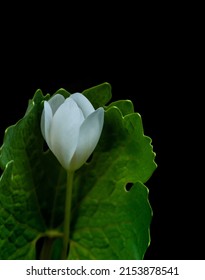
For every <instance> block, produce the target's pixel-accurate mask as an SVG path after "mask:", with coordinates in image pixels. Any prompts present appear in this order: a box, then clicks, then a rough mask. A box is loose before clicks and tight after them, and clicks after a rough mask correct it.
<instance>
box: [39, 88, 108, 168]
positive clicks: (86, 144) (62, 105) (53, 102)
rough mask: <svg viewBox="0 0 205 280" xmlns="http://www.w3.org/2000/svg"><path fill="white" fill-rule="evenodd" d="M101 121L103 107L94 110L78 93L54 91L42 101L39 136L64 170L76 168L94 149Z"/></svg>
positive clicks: (102, 118)
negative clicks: (63, 94) (67, 94)
mask: <svg viewBox="0 0 205 280" xmlns="http://www.w3.org/2000/svg"><path fill="white" fill-rule="evenodd" d="M103 123H104V109H103V108H102V107H100V108H98V109H97V110H95V109H94V108H93V106H92V104H91V103H90V101H89V100H88V99H87V98H86V97H85V96H84V95H83V94H81V93H74V94H71V95H70V97H68V98H66V99H65V98H64V97H63V96H62V95H60V94H56V95H54V96H53V97H51V98H50V100H49V101H48V102H47V101H44V109H43V112H42V116H41V132H42V134H43V137H44V139H45V141H46V143H47V145H48V147H49V148H50V150H51V151H52V152H53V154H54V155H55V156H56V158H57V159H58V161H59V162H60V163H61V165H62V166H63V167H64V168H65V169H66V170H73V171H74V170H76V169H78V168H80V167H81V166H82V165H83V164H84V163H85V162H86V160H87V159H88V158H89V156H90V155H91V154H92V152H93V151H94V149H95V147H96V145H97V143H98V141H99V138H100V135H101V132H102V128H103Z"/></svg>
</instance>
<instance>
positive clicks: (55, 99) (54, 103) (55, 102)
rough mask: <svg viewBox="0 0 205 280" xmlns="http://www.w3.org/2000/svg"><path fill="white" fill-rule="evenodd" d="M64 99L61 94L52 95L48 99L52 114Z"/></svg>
mask: <svg viewBox="0 0 205 280" xmlns="http://www.w3.org/2000/svg"><path fill="white" fill-rule="evenodd" d="M64 101H65V98H64V96H63V95H61V94H55V95H54V96H52V97H51V98H50V99H49V100H48V103H49V105H50V106H51V109H52V112H53V115H54V114H55V112H56V111H57V109H58V107H60V105H61V104H63V102H64Z"/></svg>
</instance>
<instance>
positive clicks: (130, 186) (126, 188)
mask: <svg viewBox="0 0 205 280" xmlns="http://www.w3.org/2000/svg"><path fill="white" fill-rule="evenodd" d="M132 186H133V183H127V185H126V186H125V190H126V191H127V192H129V191H130V190H131V188H132Z"/></svg>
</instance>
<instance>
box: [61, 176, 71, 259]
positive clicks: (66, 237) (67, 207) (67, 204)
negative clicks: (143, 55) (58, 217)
mask: <svg viewBox="0 0 205 280" xmlns="http://www.w3.org/2000/svg"><path fill="white" fill-rule="evenodd" d="M73 177H74V171H68V172H67V186H66V199H65V213H64V229H63V230H64V231H63V249H62V259H63V260H65V259H67V252H68V246H69V243H70V222H71V204H72V187H73Z"/></svg>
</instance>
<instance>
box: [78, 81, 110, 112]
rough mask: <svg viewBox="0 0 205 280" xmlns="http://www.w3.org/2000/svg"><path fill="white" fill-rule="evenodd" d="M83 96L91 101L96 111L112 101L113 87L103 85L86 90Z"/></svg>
mask: <svg viewBox="0 0 205 280" xmlns="http://www.w3.org/2000/svg"><path fill="white" fill-rule="evenodd" d="M82 94H83V95H85V96H86V97H87V98H88V99H89V100H90V102H91V103H92V104H93V106H94V108H95V109H96V108H98V107H101V106H103V105H105V104H107V102H109V101H110V99H111V97H112V93H111V85H110V84H109V83H102V84H100V85H97V86H94V87H91V88H89V89H86V90H84V91H83V92H82Z"/></svg>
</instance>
